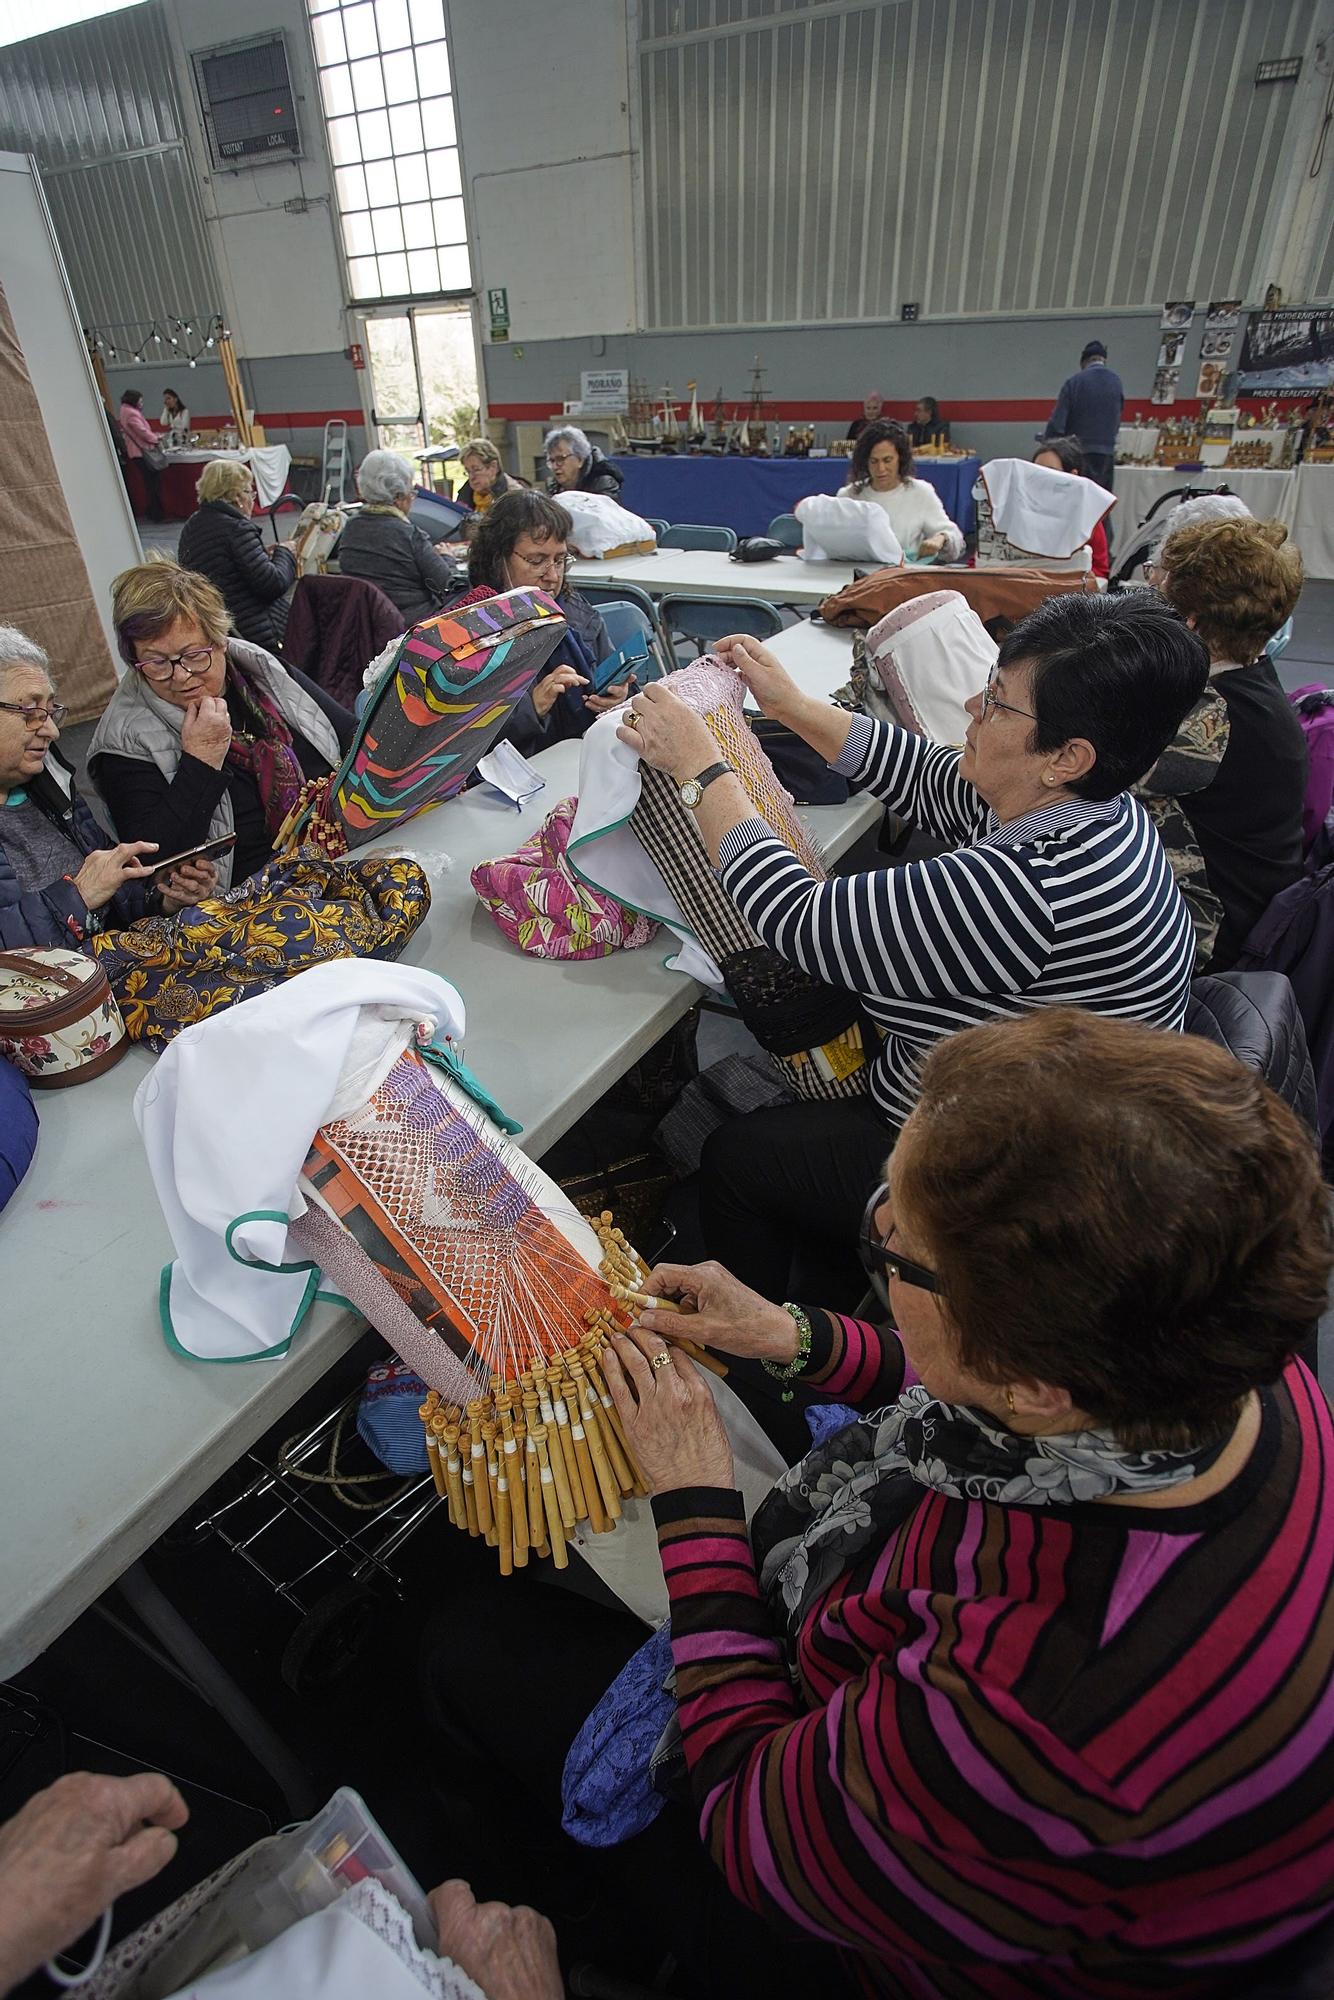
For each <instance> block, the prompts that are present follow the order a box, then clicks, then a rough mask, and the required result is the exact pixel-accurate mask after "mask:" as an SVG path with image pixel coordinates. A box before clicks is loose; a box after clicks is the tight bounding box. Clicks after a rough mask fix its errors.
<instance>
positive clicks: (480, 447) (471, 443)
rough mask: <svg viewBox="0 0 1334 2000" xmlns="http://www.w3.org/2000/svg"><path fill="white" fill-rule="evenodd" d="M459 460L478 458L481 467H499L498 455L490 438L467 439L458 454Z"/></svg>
mask: <svg viewBox="0 0 1334 2000" xmlns="http://www.w3.org/2000/svg"><path fill="white" fill-rule="evenodd" d="M459 457H460V458H461V459H467V458H480V459H481V461H482V464H483V465H499V464H500V453H499V452H498V451H497V450H496V448H495V446H494V445H493V444H492V442H491V440H490V438H469V439H468V442H467V444H465V445H464V447H463V450H462V451H461V452H460V453H459Z"/></svg>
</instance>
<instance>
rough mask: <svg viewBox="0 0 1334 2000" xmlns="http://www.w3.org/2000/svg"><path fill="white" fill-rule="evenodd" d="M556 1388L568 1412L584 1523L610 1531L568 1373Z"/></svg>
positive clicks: (601, 1531)
mask: <svg viewBox="0 0 1334 2000" xmlns="http://www.w3.org/2000/svg"><path fill="white" fill-rule="evenodd" d="M559 1389H560V1394H561V1397H562V1399H563V1401H564V1403H565V1407H566V1409H567V1410H568V1411H569V1413H570V1436H571V1437H572V1438H573V1440H574V1455H575V1459H576V1460H577V1462H578V1466H579V1478H580V1482H581V1484H582V1486H583V1489H584V1501H585V1504H586V1506H587V1508H588V1525H589V1527H590V1528H591V1529H592V1530H593V1533H594V1534H595V1535H607V1534H610V1532H611V1516H610V1515H609V1514H608V1513H607V1510H606V1508H605V1507H604V1506H603V1504H602V1488H601V1486H600V1485H599V1483H598V1476H597V1473H596V1471H595V1470H594V1467H593V1458H592V1454H591V1452H590V1451H589V1448H588V1439H587V1437H586V1436H585V1434H584V1423H583V1416H582V1414H581V1412H580V1409H579V1404H578V1401H577V1398H576V1393H575V1387H574V1383H573V1382H572V1381H571V1380H570V1378H569V1376H568V1375H562V1376H561V1378H560V1383H559Z"/></svg>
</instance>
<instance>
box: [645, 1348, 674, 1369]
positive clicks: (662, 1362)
mask: <svg viewBox="0 0 1334 2000" xmlns="http://www.w3.org/2000/svg"><path fill="white" fill-rule="evenodd" d="M649 1362H650V1365H651V1366H652V1367H653V1368H654V1370H657V1369H659V1368H670V1367H671V1365H672V1355H671V1349H670V1348H667V1347H664V1348H663V1350H662V1353H661V1354H650V1356H649Z"/></svg>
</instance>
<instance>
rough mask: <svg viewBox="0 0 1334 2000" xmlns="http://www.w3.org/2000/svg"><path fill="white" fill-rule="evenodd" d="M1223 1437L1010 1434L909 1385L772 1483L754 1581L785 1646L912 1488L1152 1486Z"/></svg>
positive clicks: (1021, 1502)
mask: <svg viewBox="0 0 1334 2000" xmlns="http://www.w3.org/2000/svg"><path fill="white" fill-rule="evenodd" d="M1226 1442H1227V1439H1226V1438H1225V1437H1224V1438H1220V1439H1219V1441H1218V1442H1217V1444H1212V1445H1207V1446H1201V1447H1196V1448H1195V1449H1194V1450H1192V1451H1187V1452H1179V1451H1127V1450H1126V1448H1125V1446H1124V1445H1121V1444H1119V1443H1118V1442H1117V1440H1116V1439H1115V1438H1114V1437H1113V1436H1112V1434H1111V1433H1110V1432H1109V1431H1070V1432H1068V1433H1067V1434H1065V1435H1063V1436H1057V1437H1020V1436H1018V1435H1017V1434H1016V1433H1015V1432H1013V1431H1009V1430H1006V1429H1004V1428H1003V1427H1002V1426H999V1425H997V1424H996V1423H995V1422H994V1421H993V1420H992V1419H991V1418H990V1417H988V1416H987V1415H986V1413H985V1412H984V1411H982V1410H977V1409H972V1408H970V1407H968V1406H966V1405H964V1404H959V1403H942V1402H939V1401H937V1400H936V1398H935V1397H933V1396H931V1395H930V1394H929V1393H928V1392H927V1390H925V1389H924V1388H922V1387H921V1385H920V1384H918V1385H916V1386H914V1387H913V1388H911V1389H905V1390H904V1392H903V1394H902V1395H901V1396H900V1397H899V1399H898V1401H897V1403H891V1404H889V1405H888V1407H887V1408H885V1409H883V1410H877V1411H875V1412H874V1414H873V1415H871V1416H869V1417H866V1418H864V1419H861V1420H859V1421H858V1422H856V1423H851V1424H849V1425H847V1427H846V1428H845V1429H843V1430H841V1431H838V1432H836V1433H835V1434H834V1436H832V1437H831V1438H829V1439H827V1440H826V1442H825V1443H823V1444H820V1445H817V1446H816V1447H815V1449H814V1450H813V1451H810V1452H808V1453H807V1454H806V1456H805V1458H803V1459H802V1460H801V1462H800V1464H798V1465H794V1466H793V1467H792V1469H791V1470H790V1471H789V1472H786V1473H785V1474H784V1475H783V1477H782V1478H781V1479H780V1480H779V1481H778V1482H777V1484H776V1485H775V1486H774V1488H773V1490H772V1491H771V1492H770V1493H769V1494H768V1495H767V1497H766V1498H765V1500H764V1501H763V1502H762V1504H761V1506H760V1508H759V1510H758V1512H757V1513H756V1515H755V1518H754V1520H753V1521H752V1523H751V1544H752V1547H753V1548H754V1551H755V1561H756V1565H757V1567H758V1569H759V1574H760V1585H761V1588H762V1589H763V1591H764V1594H765V1596H766V1598H767V1599H768V1601H769V1604H770V1607H771V1608H772V1610H773V1611H774V1614H775V1617H776V1618H777V1620H778V1622H779V1624H780V1625H781V1626H783V1627H785V1628H786V1632H787V1637H788V1643H789V1649H791V1648H792V1647H793V1646H795V1643H796V1638H797V1634H798V1632H799V1631H800V1629H801V1626H802V1624H803V1622H804V1620H805V1618H806V1617H807V1615H808V1614H809V1612H810V1611H811V1609H812V1607H813V1606H814V1605H815V1604H816V1603H817V1602H818V1601H819V1599H820V1598H822V1597H823V1596H824V1594H825V1593H826V1591H828V1590H829V1589H830V1588H831V1586H832V1585H833V1584H834V1583H835V1581H836V1580H837V1579H838V1577H840V1576H841V1575H843V1573H844V1572H845V1571H846V1570H848V1569H850V1568H851V1567H852V1565H853V1564H854V1563H855V1562H856V1561H857V1559H858V1557H859V1556H861V1555H862V1554H864V1553H865V1552H866V1551H867V1550H868V1549H873V1548H882V1547H883V1546H884V1545H885V1543H886V1542H887V1541H888V1540H889V1538H890V1536H891V1535H892V1534H893V1533H894V1531H895V1530H896V1529H897V1528H898V1527H899V1526H900V1525H901V1524H902V1523H903V1522H904V1521H905V1520H906V1519H907V1518H908V1516H909V1514H910V1513H911V1512H912V1510H913V1508H914V1507H915V1506H916V1504H917V1502H918V1501H919V1500H920V1499H921V1498H922V1495H923V1489H925V1490H927V1491H930V1492H935V1493H948V1494H950V1495H951V1496H952V1497H953V1498H954V1499H957V1500H998V1501H1000V1502H1002V1503H1003V1504H1004V1505H1006V1506H1011V1507H1068V1506H1071V1505H1073V1504H1075V1503H1077V1502H1080V1501H1085V1500H1104V1499H1106V1498H1107V1497H1108V1496H1109V1495H1111V1494H1144V1493H1161V1492H1162V1491H1164V1489H1166V1488H1167V1487H1171V1486H1182V1485H1184V1484H1185V1483H1186V1481H1187V1480H1190V1479H1195V1478H1198V1476H1199V1475H1200V1473H1202V1472H1204V1471H1206V1470H1207V1468H1208V1467H1209V1466H1210V1465H1212V1464H1213V1463H1214V1461H1215V1459H1217V1457H1218V1456H1219V1454H1220V1453H1221V1451H1222V1450H1223V1447H1224V1445H1225V1444H1226Z"/></svg>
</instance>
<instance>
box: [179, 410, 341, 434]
mask: <svg viewBox="0 0 1334 2000" xmlns="http://www.w3.org/2000/svg"><path fill="white" fill-rule="evenodd" d="M336 417H341V418H342V419H343V422H344V423H345V424H349V425H350V424H364V423H365V421H366V419H365V417H364V416H363V415H362V413H361V411H360V410H256V412H255V419H256V422H258V423H261V424H263V425H264V427H265V429H266V430H267V429H268V427H269V425H270V424H271V425H272V426H273V428H274V430H279V431H319V430H323V429H324V426H325V424H326V423H328V422H330V421H331V420H332V419H333V418H336ZM153 421H154V423H156V422H157V419H156V417H155V418H154V419H153ZM190 422H191V424H192V425H193V426H194V428H195V429H196V430H201V431H213V430H217V431H220V430H225V429H226V427H227V425H228V424H229V423H231V422H232V413H231V411H230V410H227V411H226V412H225V413H224V414H223V415H221V416H216V417H210V416H197V415H196V414H195V413H194V412H193V411H191V413H190Z"/></svg>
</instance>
